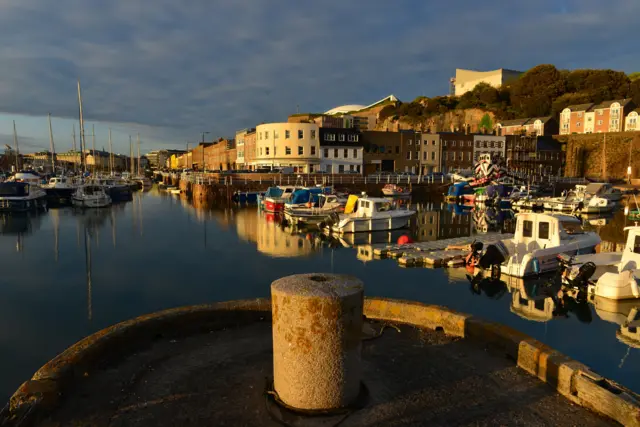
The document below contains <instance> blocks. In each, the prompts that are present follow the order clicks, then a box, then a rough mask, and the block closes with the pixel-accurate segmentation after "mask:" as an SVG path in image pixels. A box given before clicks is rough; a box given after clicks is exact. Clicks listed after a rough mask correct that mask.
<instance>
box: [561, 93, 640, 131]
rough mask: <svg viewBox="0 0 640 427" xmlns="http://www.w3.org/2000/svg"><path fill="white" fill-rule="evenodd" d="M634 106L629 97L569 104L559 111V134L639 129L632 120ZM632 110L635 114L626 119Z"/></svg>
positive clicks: (635, 121)
mask: <svg viewBox="0 0 640 427" xmlns="http://www.w3.org/2000/svg"><path fill="white" fill-rule="evenodd" d="M635 108H636V105H635V104H634V103H633V101H632V100H631V99H630V98H626V99H618V100H613V101H604V102H601V103H599V104H580V105H570V106H568V107H567V108H565V109H564V110H562V112H561V113H560V135H569V134H574V133H602V132H622V131H624V130H640V129H638V128H637V124H636V123H637V120H633V118H634V117H636V118H637V111H634V110H635ZM632 112H635V113H636V114H635V115H634V116H632V117H631V118H630V120H627V116H629V115H630V114H631V113H632ZM627 125H629V126H628V128H627Z"/></svg>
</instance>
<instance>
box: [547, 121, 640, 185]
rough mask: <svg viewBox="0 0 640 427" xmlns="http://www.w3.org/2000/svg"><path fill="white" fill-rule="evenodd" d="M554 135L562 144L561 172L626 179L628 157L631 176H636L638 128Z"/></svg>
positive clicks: (638, 168)
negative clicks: (628, 130) (625, 130)
mask: <svg viewBox="0 0 640 427" xmlns="http://www.w3.org/2000/svg"><path fill="white" fill-rule="evenodd" d="M605 137H606V141H605ZM554 138H555V139H556V140H557V141H559V142H560V143H562V144H565V147H566V166H565V171H564V173H565V176H588V177H603V178H606V179H613V180H626V179H627V167H628V166H629V159H631V178H632V179H639V178H640V132H611V133H607V134H604V133H590V134H580V135H578V134H576V135H558V136H555V137H554Z"/></svg>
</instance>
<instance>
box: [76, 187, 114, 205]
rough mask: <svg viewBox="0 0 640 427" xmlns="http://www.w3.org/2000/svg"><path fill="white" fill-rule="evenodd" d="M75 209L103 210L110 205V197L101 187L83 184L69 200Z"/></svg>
mask: <svg viewBox="0 0 640 427" xmlns="http://www.w3.org/2000/svg"><path fill="white" fill-rule="evenodd" d="M71 201H72V203H73V205H74V206H76V207H80V208H103V207H107V206H110V205H111V197H109V195H108V194H107V193H106V191H105V189H104V187H103V186H101V185H96V184H84V185H81V186H80V187H78V188H77V189H76V191H75V193H73V197H72V199H71Z"/></svg>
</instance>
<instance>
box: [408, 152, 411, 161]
mask: <svg viewBox="0 0 640 427" xmlns="http://www.w3.org/2000/svg"><path fill="white" fill-rule="evenodd" d="M407 160H411V151H407Z"/></svg>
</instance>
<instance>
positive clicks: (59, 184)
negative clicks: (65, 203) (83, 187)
mask: <svg viewBox="0 0 640 427" xmlns="http://www.w3.org/2000/svg"><path fill="white" fill-rule="evenodd" d="M42 188H43V189H44V190H45V191H46V193H47V196H49V197H50V198H52V199H56V200H57V201H61V200H71V197H72V196H73V193H75V191H76V188H78V186H77V185H76V184H75V183H74V182H73V178H71V177H68V176H54V177H52V178H49V182H48V183H46V184H44V185H43V186H42Z"/></svg>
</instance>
